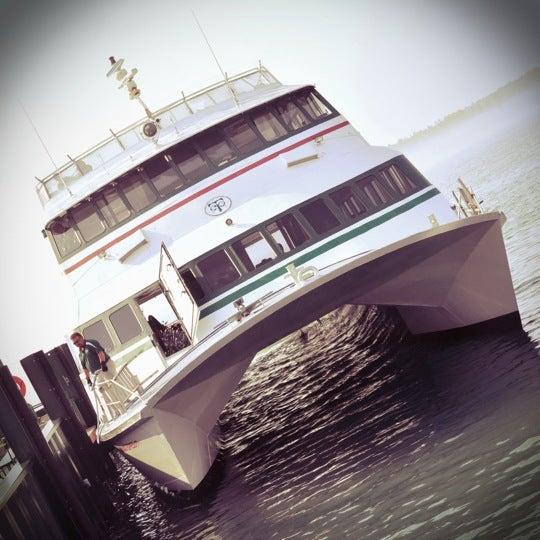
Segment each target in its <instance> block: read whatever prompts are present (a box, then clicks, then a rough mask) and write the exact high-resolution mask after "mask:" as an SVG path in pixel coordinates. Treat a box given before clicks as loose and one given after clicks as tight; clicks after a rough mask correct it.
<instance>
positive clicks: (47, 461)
mask: <svg viewBox="0 0 540 540" xmlns="http://www.w3.org/2000/svg"><path fill="white" fill-rule="evenodd" d="M0 428H1V429H2V432H3V434H4V436H5V438H6V440H7V442H8V444H9V445H10V447H11V449H12V451H13V453H14V454H15V457H16V458H17V460H18V461H19V463H24V462H26V461H29V462H30V463H31V466H32V472H33V474H34V475H35V479H36V482H37V483H38V484H39V486H40V488H41V489H42V491H43V493H45V494H46V495H47V497H48V498H49V500H50V503H51V508H54V512H55V514H56V518H57V520H58V522H59V523H61V525H62V527H63V528H64V530H65V532H66V536H67V537H69V538H99V536H100V532H101V531H100V527H98V526H96V525H95V524H94V523H93V522H92V520H91V519H90V518H89V516H88V515H87V514H86V511H85V509H84V507H83V506H82V504H81V503H80V502H79V501H78V499H77V497H76V495H75V493H74V491H73V489H72V486H71V485H70V484H69V482H67V481H66V474H65V471H62V470H61V467H60V466H59V463H58V461H57V459H56V457H55V456H53V454H52V453H51V450H50V448H49V445H48V444H47V441H46V440H45V438H44V437H43V434H42V433H41V430H40V429H39V426H38V424H37V421H36V418H35V416H34V415H33V413H32V412H31V411H30V409H29V407H28V404H27V403H26V401H25V400H24V398H23V397H22V396H21V394H20V393H19V390H18V388H17V385H16V384H15V382H14V381H13V377H12V376H11V372H10V371H9V368H8V367H7V366H2V367H0Z"/></svg>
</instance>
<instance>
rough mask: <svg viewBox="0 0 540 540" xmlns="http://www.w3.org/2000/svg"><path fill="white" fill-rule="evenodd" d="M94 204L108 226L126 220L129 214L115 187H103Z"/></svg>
mask: <svg viewBox="0 0 540 540" xmlns="http://www.w3.org/2000/svg"><path fill="white" fill-rule="evenodd" d="M96 204H97V207H98V208H99V210H100V212H101V213H102V215H103V217H104V218H105V221H106V222H107V224H108V225H109V226H110V227H113V226H114V225H116V224H117V223H121V222H122V221H124V220H126V219H127V218H128V217H129V216H130V214H131V212H130V211H129V208H128V207H127V206H126V204H125V202H124V200H123V199H122V197H120V195H119V194H118V191H117V190H116V188H115V187H107V188H105V189H103V190H102V191H101V192H100V194H99V197H98V198H97V199H96Z"/></svg>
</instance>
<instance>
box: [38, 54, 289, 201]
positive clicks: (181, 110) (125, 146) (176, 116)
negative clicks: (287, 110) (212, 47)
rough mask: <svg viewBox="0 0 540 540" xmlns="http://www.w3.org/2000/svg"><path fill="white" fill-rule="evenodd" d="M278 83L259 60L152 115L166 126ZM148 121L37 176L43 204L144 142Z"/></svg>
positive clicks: (141, 121)
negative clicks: (91, 172)
mask: <svg viewBox="0 0 540 540" xmlns="http://www.w3.org/2000/svg"><path fill="white" fill-rule="evenodd" d="M278 83H279V81H278V80H277V79H276V78H275V77H274V76H273V75H272V73H270V71H268V70H267V69H266V68H265V67H264V66H263V65H262V64H261V63H259V66H258V67H257V68H254V69H251V70H248V71H244V72H242V73H239V74H237V75H234V76H232V77H227V74H225V79H224V80H222V81H219V82H217V83H215V84H212V85H210V86H207V87H206V88H203V89H202V90H197V91H196V92H193V93H191V94H189V95H187V96H186V95H184V92H182V97H181V98H180V99H178V100H176V101H174V102H173V103H170V104H169V105H167V106H165V107H163V108H161V109H159V110H157V111H155V112H154V113H153V115H152V116H153V118H155V119H159V125H160V128H162V129H163V128H166V127H169V126H172V125H175V124H176V123H177V122H178V121H180V120H182V119H183V118H187V117H189V116H191V115H192V114H195V113H197V112H199V111H202V110H204V109H206V108H207V107H211V106H213V105H216V104H217V103H221V102H225V101H227V100H230V99H231V92H232V93H234V95H238V94H241V93H244V92H249V91H253V90H254V89H256V88H259V87H261V86H267V85H271V84H278ZM147 121H148V118H146V117H145V118H143V119H141V120H138V121H137V122H135V123H133V124H131V125H129V126H128V127H126V128H124V129H122V130H121V131H117V132H114V131H113V130H112V129H110V130H109V131H110V133H111V135H110V137H107V138H106V139H104V140H103V141H101V142H100V143H98V144H96V145H95V146H93V147H92V148H90V149H89V150H87V151H86V152H83V153H82V154H80V155H78V156H76V157H71V156H69V155H68V156H67V157H68V161H67V162H66V163H65V164H64V165H62V166H61V167H59V168H58V169H56V170H55V171H54V172H53V173H51V174H50V175H49V176H47V177H46V178H37V177H36V180H37V182H38V184H37V186H36V191H37V193H38V196H39V199H40V201H41V203H42V204H43V205H44V204H45V203H46V202H47V201H49V200H50V199H52V198H53V197H55V196H56V195H58V194H59V193H61V192H64V191H66V190H69V187H70V185H73V184H74V183H75V182H77V181H78V180H79V179H80V178H82V177H83V176H84V175H85V174H87V173H88V172H90V171H93V170H96V169H98V168H102V167H105V166H106V163H107V162H108V161H110V160H111V159H113V158H115V157H116V156H118V155H120V154H122V153H123V152H125V151H126V150H129V149H130V148H131V147H133V146H135V145H137V144H138V143H140V142H141V141H144V140H145V139H144V138H143V136H142V134H141V128H142V126H143V124H144V123H145V122H147Z"/></svg>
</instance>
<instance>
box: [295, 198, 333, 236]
mask: <svg viewBox="0 0 540 540" xmlns="http://www.w3.org/2000/svg"><path fill="white" fill-rule="evenodd" d="M300 212H301V213H302V215H303V216H304V217H305V218H306V219H307V220H308V222H309V224H310V225H311V226H312V227H313V229H314V230H315V232H316V233H317V234H324V233H326V232H328V231H331V230H332V229H335V228H336V227H337V226H338V225H339V221H338V219H337V218H336V216H334V214H332V212H331V211H330V209H329V208H328V206H326V203H325V202H324V201H323V200H322V199H317V200H315V201H313V202H311V203H309V204H306V205H305V206H302V207H300Z"/></svg>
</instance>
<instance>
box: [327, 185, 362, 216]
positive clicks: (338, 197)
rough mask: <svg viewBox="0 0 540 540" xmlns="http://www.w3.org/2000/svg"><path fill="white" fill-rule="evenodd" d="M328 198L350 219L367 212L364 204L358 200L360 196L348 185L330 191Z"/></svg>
mask: <svg viewBox="0 0 540 540" xmlns="http://www.w3.org/2000/svg"><path fill="white" fill-rule="evenodd" d="M330 198H331V199H332V201H333V202H334V204H335V205H336V206H338V207H339V208H341V210H342V211H343V213H344V214H345V215H347V216H348V217H350V218H351V219H358V218H359V217H360V216H361V215H362V214H365V213H366V212H367V209H366V206H365V205H364V203H363V202H362V201H361V200H360V197H358V195H356V193H354V192H353V190H352V189H351V188H350V187H349V186H345V187H343V188H341V189H337V190H336V191H334V192H333V193H330Z"/></svg>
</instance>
